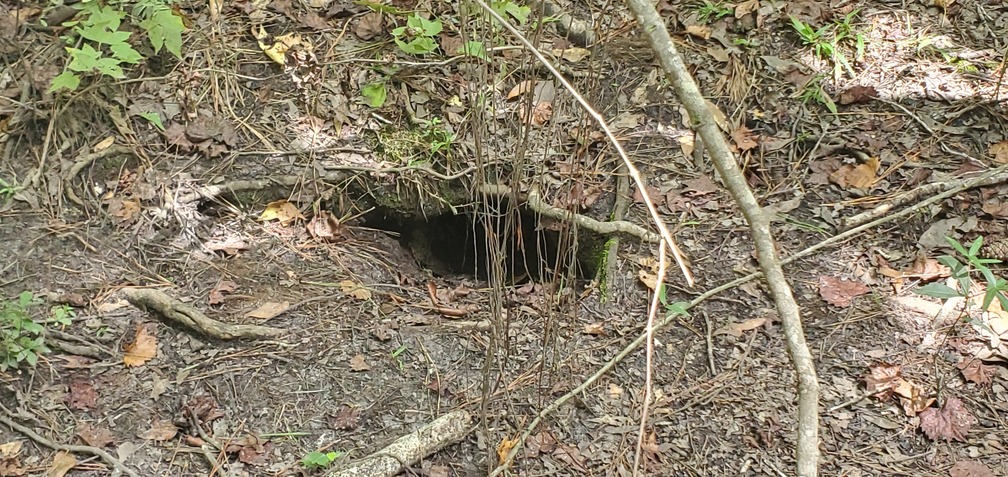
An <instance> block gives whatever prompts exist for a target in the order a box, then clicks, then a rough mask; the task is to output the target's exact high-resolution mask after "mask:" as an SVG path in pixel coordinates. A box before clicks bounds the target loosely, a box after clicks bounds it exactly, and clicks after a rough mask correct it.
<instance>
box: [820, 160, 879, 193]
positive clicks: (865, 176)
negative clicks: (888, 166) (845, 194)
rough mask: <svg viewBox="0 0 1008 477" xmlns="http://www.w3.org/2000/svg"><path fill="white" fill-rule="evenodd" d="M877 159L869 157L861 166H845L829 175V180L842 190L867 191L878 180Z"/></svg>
mask: <svg viewBox="0 0 1008 477" xmlns="http://www.w3.org/2000/svg"><path fill="white" fill-rule="evenodd" d="M879 165H880V163H879V159H878V158H877V157H869V158H868V159H867V160H866V161H865V162H863V163H861V164H857V165H855V164H845V165H843V166H840V168H839V169H837V170H836V171H835V172H833V173H832V174H830V180H831V181H833V183H834V184H836V185H838V186H840V187H842V188H844V189H851V188H853V189H867V188H869V187H871V186H873V185H875V182H876V181H877V180H878V170H879Z"/></svg>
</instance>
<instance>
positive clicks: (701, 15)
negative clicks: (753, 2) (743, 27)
mask: <svg viewBox="0 0 1008 477" xmlns="http://www.w3.org/2000/svg"><path fill="white" fill-rule="evenodd" d="M696 13H697V20H698V21H699V22H700V23H710V22H712V21H717V20H720V19H722V18H724V17H726V16H728V15H731V14H732V13H735V9H734V8H733V7H732V6H731V5H728V4H725V3H724V2H717V3H714V2H711V1H710V0H704V2H703V5H700V6H699V7H698V8H697V10H696Z"/></svg>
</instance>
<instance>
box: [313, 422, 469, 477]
mask: <svg viewBox="0 0 1008 477" xmlns="http://www.w3.org/2000/svg"><path fill="white" fill-rule="evenodd" d="M471 420H472V417H471V416H470V415H469V413H468V412H466V411H465V410H462V409H459V410H456V411H453V412H450V413H448V414H445V415H443V416H441V417H439V418H437V419H435V420H433V421H431V422H430V423H429V424H427V425H425V426H423V427H421V428H420V429H417V430H416V431H414V432H411V433H409V434H407V435H405V436H402V437H400V438H398V439H396V440H395V441H394V442H392V443H391V444H389V445H388V446H387V447H385V448H384V449H382V450H380V451H378V452H375V453H374V454H371V455H369V456H367V457H365V458H363V459H361V460H358V461H354V462H350V463H348V464H346V465H342V466H340V467H338V468H335V469H333V470H331V471H329V472H327V473H326V475H327V476H329V477H392V476H394V475H397V474H399V473H400V472H402V471H403V470H404V469H405V468H406V466H409V465H413V464H414V463H416V462H417V461H419V460H420V459H421V458H423V457H425V456H428V455H430V454H433V453H434V452H437V451H439V450H441V449H442V448H444V447H445V446H447V445H449V444H452V443H454V442H457V441H460V440H462V438H463V437H465V435H466V434H467V433H468V432H469V422H470V421H471Z"/></svg>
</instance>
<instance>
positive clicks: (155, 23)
mask: <svg viewBox="0 0 1008 477" xmlns="http://www.w3.org/2000/svg"><path fill="white" fill-rule="evenodd" d="M140 27H141V28H143V29H144V30H146V31H147V37H148V38H149V39H150V42H151V46H153V47H154V52H155V53H158V52H160V51H161V47H164V48H165V49H167V50H168V52H169V53H171V54H172V55H175V57H176V58H179V59H181V58H182V32H183V31H185V24H183V23H182V19H181V18H179V17H178V16H177V15H175V14H174V13H173V12H172V11H171V9H168V8H165V9H162V10H158V11H157V12H155V13H154V14H153V15H151V16H150V18H148V19H146V20H144V21H142V22H140Z"/></svg>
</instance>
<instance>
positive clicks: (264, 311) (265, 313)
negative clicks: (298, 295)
mask: <svg viewBox="0 0 1008 477" xmlns="http://www.w3.org/2000/svg"><path fill="white" fill-rule="evenodd" d="M288 308H290V302H286V301H284V302H279V303H276V302H271V301H268V302H266V303H263V304H262V305H259V307H258V308H256V309H254V310H252V311H250V312H248V313H245V317H246V318H256V319H259V320H269V319H271V318H276V317H277V316H278V315H280V314H281V313H283V312H285V311H287V309H288Z"/></svg>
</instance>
